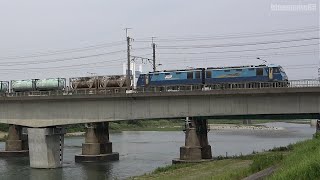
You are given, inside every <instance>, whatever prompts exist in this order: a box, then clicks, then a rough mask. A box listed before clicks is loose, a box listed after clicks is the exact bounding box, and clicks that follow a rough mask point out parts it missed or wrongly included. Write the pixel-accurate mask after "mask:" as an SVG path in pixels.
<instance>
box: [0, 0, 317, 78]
mask: <svg viewBox="0 0 320 180" xmlns="http://www.w3.org/2000/svg"><path fill="white" fill-rule="evenodd" d="M297 4H300V5H307V4H316V9H315V10H314V9H309V10H307V11H299V12H298V11H294V12H292V11H291V12H288V11H273V10H272V9H271V5H297ZM0 23H1V25H0V75H1V80H11V79H28V78H49V77H73V76H87V75H90V74H91V73H97V74H100V75H104V74H121V73H122V63H124V62H125V61H126V60H125V59H126V52H125V50H126V44H125V31H124V30H123V29H124V28H126V27H130V28H132V29H130V32H129V35H130V37H132V38H133V39H134V42H133V43H132V51H133V52H132V55H135V56H143V57H147V58H151V55H150V54H151V53H152V49H151V47H150V44H151V37H156V39H155V42H156V43H157V47H158V49H157V60H158V61H159V63H161V64H163V65H162V66H160V67H159V69H160V70H163V69H183V68H187V67H208V66H210V67H214V66H233V65H248V64H260V63H261V62H260V61H258V60H256V57H262V58H264V59H266V60H267V61H268V63H275V64H280V65H282V66H284V69H285V70H286V71H287V74H288V76H289V79H303V78H316V77H317V76H318V64H319V52H318V51H319V45H317V44H319V39H314V40H312V38H319V29H318V28H319V1H318V0H299V1H298V0H241V1H239V0H220V1H216V0H198V1H196V0H90V1H89V0H67V1H66V0H55V1H48V0H47V1H46V0H28V1H19V0H0ZM314 29H317V30H314ZM297 30H299V31H301V32H299V33H295V31H297ZM312 30H313V31H312ZM285 32H288V33H285ZM292 32H293V33H292ZM302 39H305V40H302ZM286 40H290V42H282V41H286ZM291 40H293V41H291ZM121 41H122V42H121ZM279 41H280V42H279ZM262 42H269V43H267V44H259V43H262ZM270 42H274V43H270ZM275 42H276V43H275ZM252 43H258V45H255V46H253V45H246V46H234V45H235V44H252ZM101 44H104V46H99V48H92V46H96V45H101ZM218 45H220V46H221V45H225V47H216V46H218ZM226 45H227V47H226ZM230 45H233V46H230ZM88 46H90V48H89V49H90V50H88V49H84V50H82V49H81V48H83V47H88ZM203 46H206V48H194V47H203ZM97 47H98V46H97ZM101 47H103V48H101ZM179 47H184V48H180V49H179ZM75 49H76V50H81V51H76V52H70V51H74V50H75ZM257 49H260V50H257ZM114 51H121V52H118V53H111V54H107V55H99V56H95V57H88V58H83V57H86V56H92V55H97V54H106V53H109V52H114ZM61 52H64V53H61ZM222 52H224V53H222ZM48 53H49V54H52V53H53V54H55V55H48ZM25 56H33V57H29V58H25ZM79 57H81V58H79ZM73 58H75V59H73ZM136 61H137V62H141V61H140V60H136ZM144 70H145V71H149V70H150V64H145V65H144Z"/></svg>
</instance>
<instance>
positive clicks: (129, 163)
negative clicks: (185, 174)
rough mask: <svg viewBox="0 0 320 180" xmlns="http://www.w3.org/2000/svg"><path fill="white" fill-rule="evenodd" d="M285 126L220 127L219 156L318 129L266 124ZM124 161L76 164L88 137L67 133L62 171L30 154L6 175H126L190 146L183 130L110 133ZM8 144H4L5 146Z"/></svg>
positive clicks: (76, 178) (39, 178)
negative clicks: (37, 164)
mask: <svg viewBox="0 0 320 180" xmlns="http://www.w3.org/2000/svg"><path fill="white" fill-rule="evenodd" d="M264 125H267V126H276V127H283V128H285V130H276V131H270V130H255V131H253V130H223V131H222V130H219V131H216V130H215V131H210V132H209V133H208V138H209V143H210V145H211V146H212V150H213V155H214V156H218V155H223V156H225V155H226V152H227V154H228V155H239V154H249V153H252V152H253V151H263V150H264V149H271V148H273V147H278V146H286V145H288V144H290V143H295V142H297V141H301V140H305V139H310V138H312V134H313V133H314V132H315V128H311V127H310V125H306V124H291V123H266V124H264ZM110 139H111V141H112V143H113V149H114V151H115V152H119V153H120V161H115V162H109V163H75V162H74V155H75V154H79V153H81V144H82V142H83V141H84V138H83V137H66V138H65V147H64V165H63V168H59V169H32V168H30V167H29V160H28V158H1V159H0V179H8V180H29V179H30V180H44V179H45V180H59V179H63V180H87V179H93V180H96V179H125V178H128V177H131V176H137V175H142V174H145V173H148V172H151V171H153V170H154V169H156V168H157V167H160V166H166V165H169V164H171V160H172V159H174V158H177V157H179V148H180V146H182V145H184V133H183V132H178V131H177V132H145V131H140V132H131V131H127V132H122V133H115V134H111V135H110ZM4 146H5V144H4V142H1V143H0V148H1V149H4Z"/></svg>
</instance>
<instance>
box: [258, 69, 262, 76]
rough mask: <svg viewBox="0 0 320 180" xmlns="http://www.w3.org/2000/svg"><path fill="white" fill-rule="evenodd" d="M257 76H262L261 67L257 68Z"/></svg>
mask: <svg viewBox="0 0 320 180" xmlns="http://www.w3.org/2000/svg"><path fill="white" fill-rule="evenodd" d="M257 76H263V69H262V68H258V69H257Z"/></svg>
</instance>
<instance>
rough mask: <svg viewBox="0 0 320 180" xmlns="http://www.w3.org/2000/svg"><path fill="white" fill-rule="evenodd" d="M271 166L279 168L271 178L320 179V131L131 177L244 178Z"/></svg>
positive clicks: (160, 179)
mask: <svg viewBox="0 0 320 180" xmlns="http://www.w3.org/2000/svg"><path fill="white" fill-rule="evenodd" d="M271 166H274V167H276V168H277V170H276V171H275V172H274V173H273V174H272V175H270V176H268V177H267V179H269V180H287V179H302V180H304V179H306V180H309V179H320V178H319V177H320V171H319V169H320V134H318V135H315V138H314V139H311V140H307V141H303V142H298V143H296V144H293V145H289V146H287V147H277V148H274V149H272V150H269V151H268V152H263V153H257V154H251V155H247V156H239V157H230V159H223V158H222V160H215V161H212V162H207V163H202V164H179V165H170V166H166V167H161V168H158V169H156V170H155V171H154V172H152V173H150V174H146V175H143V176H139V177H133V178H131V179H136V180H144V179H157V180H162V179H163V180H164V179H166V180H167V179H169V180H171V179H173V180H174V179H197V180H198V179H199V180H200V179H217V180H220V179H221V180H224V179H225V180H227V179H228V180H229V179H230V180H232V179H243V178H245V177H247V176H249V175H251V174H254V173H256V172H259V171H261V170H264V169H266V168H268V167H271Z"/></svg>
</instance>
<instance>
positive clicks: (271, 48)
mask: <svg viewBox="0 0 320 180" xmlns="http://www.w3.org/2000/svg"><path fill="white" fill-rule="evenodd" d="M319 44H320V43H313V44H302V45H294V46H281V47H270V48H259V49H244V50H233V51H211V52H165V53H161V54H216V53H236V52H252V51H264V50H277V49H288V48H296V47H306V46H315V45H319Z"/></svg>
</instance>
